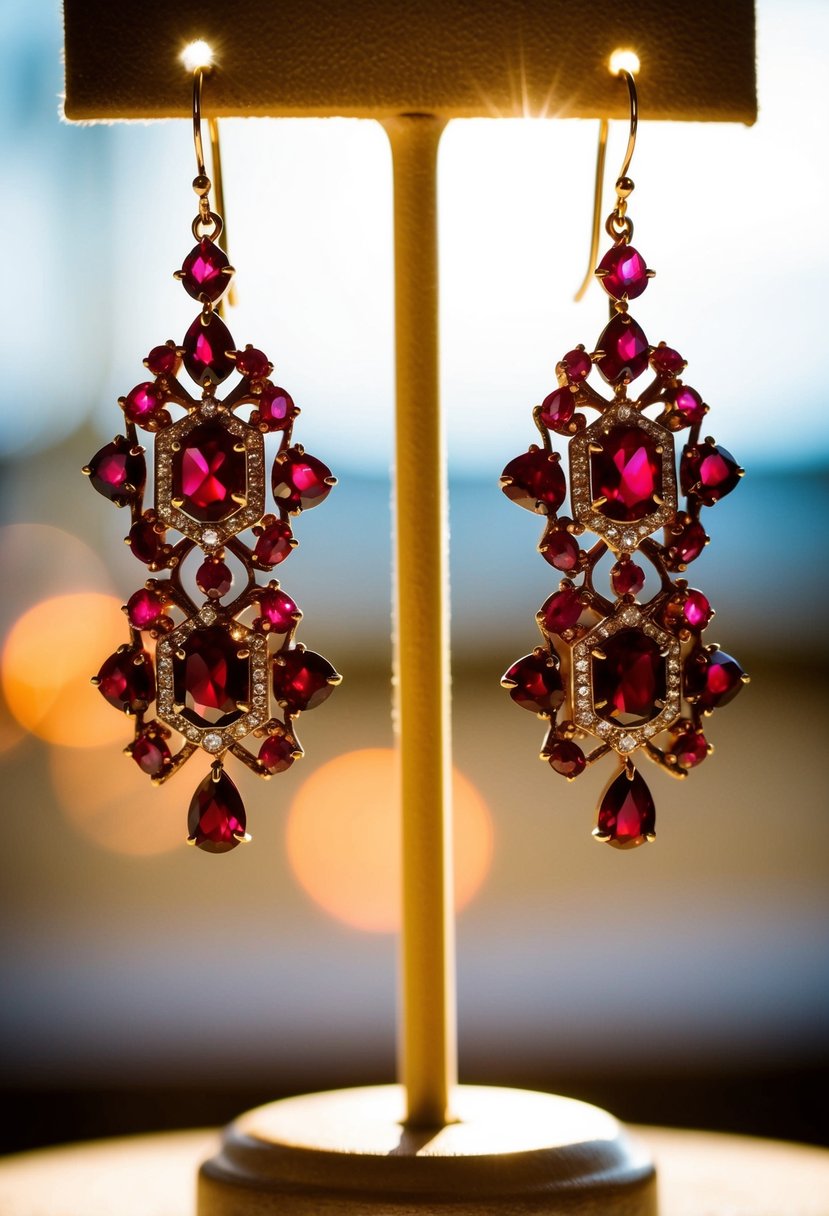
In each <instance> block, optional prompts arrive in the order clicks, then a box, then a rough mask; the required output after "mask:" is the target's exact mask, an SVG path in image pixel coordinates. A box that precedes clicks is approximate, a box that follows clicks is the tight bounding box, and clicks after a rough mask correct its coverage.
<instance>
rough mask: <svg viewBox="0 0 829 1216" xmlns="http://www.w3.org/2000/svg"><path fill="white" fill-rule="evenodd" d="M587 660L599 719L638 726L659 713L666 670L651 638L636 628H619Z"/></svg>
mask: <svg viewBox="0 0 829 1216" xmlns="http://www.w3.org/2000/svg"><path fill="white" fill-rule="evenodd" d="M599 654H602V655H604V657H603V658H600V657H599ZM591 663H592V673H593V705H594V708H595V710H596V713H597V714H598V715H599V717H600V718H603V719H604V720H605V721H606V722H612V723H614V724H615V725H616V726H641V725H642V724H643V723H644V722H648V721H650V719H651V718H654V717H655V716H656V715H657V714H658V713H659V711H660V708H661V706H660V705H658V704H657V702H659V701H661V702H664V700H665V696H666V688H667V671H666V662H665V658H664V656H663V655H662V654H661V653H660V647H659V644H658V642H656V641H655V640H654V639H653V638H650V637H648V636H647V634H644V633H641V632H640V631H639V630H638V629H620V630H619V632H618V633H614V634H613V635H612V636H611V637H609V638H605V639H604V640H603V641H602V642H601V644H600V646H599V647H598V648H597V649H596V651H594V653H593V656H592V659H591Z"/></svg>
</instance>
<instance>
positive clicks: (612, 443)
mask: <svg viewBox="0 0 829 1216" xmlns="http://www.w3.org/2000/svg"><path fill="white" fill-rule="evenodd" d="M597 442H600V443H601V445H602V447H601V451H600V452H591V453H590V484H591V488H592V492H593V497H594V500H599V501H597V502H596V510H597V511H598V512H599V513H600V514H601V515H604V516H605V518H606V519H614V520H620V521H632V520H637V519H643V518H644V517H645V516H646V515H649V514H650V513H651V512H652V511H655V510H656V509H657V507H658V505H659V504H658V503H657V501H656V500H657V498H658V497H659V496H661V493H662V457H661V455H660V453H659V452H657V450H656V448H657V442H656V440H655V439H654V438H653V437H652V436H651V435H649V434H648V432H647V431H644V430H642V429H641V428H639V427H632V426H616V427H613V429H612V430H611V431H610V433H609V434H608V435H607V436H601V437H600V438H599V439H598V440H597ZM602 499H604V501H601V500H602Z"/></svg>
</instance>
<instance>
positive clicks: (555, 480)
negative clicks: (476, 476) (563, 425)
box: [501, 448, 567, 515]
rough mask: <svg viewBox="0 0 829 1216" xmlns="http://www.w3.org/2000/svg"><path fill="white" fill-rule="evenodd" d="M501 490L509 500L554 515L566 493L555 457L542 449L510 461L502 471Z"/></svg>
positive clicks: (522, 454)
mask: <svg viewBox="0 0 829 1216" xmlns="http://www.w3.org/2000/svg"><path fill="white" fill-rule="evenodd" d="M501 489H502V490H503V492H504V493H505V494H506V496H507V498H509V499H510V501H511V502H514V503H517V504H518V506H519V507H524V508H525V509H526V510H527V511H537V512H539V514H541V515H546V514H548V513H549V514H554V513H555V512H556V511H557V510H558V509H559V507H560V506H561V504H562V503H563V502H564V496H565V494H566V493H567V487H566V485H565V482H564V474H563V472H562V471H561V465H560V463H559V460H558V457H557V456H556V455H551V454H550V453H548V452H545V451H544V450H543V448H531V449H530V450H529V452H522V453H521V455H520V456H516V457H515V459H514V460H511V461H510V462H509V464H508V465H507V467H506V468H505V469H504V471H503V473H502V474H501Z"/></svg>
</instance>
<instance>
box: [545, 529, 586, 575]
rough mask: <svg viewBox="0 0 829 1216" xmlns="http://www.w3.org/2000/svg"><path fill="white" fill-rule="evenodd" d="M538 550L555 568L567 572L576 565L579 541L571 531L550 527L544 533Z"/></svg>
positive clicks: (577, 562)
mask: <svg viewBox="0 0 829 1216" xmlns="http://www.w3.org/2000/svg"><path fill="white" fill-rule="evenodd" d="M539 552H540V553H541V556H542V557H543V558H544V560H545V561H548V562H549V563H550V565H551V566H553V567H554V568H555V569H556V570H561V571H563V572H564V573H567V572H568V571H570V570H575V569H576V568H577V567H578V564H579V542H578V541H577V540H576V538H575V536H573V534H572V532H565V531H564V529H563V528H550V530H549V531H548V532H546V533H545V534H544V537H543V539H542V541H541V545H540V546H539Z"/></svg>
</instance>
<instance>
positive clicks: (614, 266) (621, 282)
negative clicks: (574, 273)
mask: <svg viewBox="0 0 829 1216" xmlns="http://www.w3.org/2000/svg"><path fill="white" fill-rule="evenodd" d="M599 270H600V271H603V273H602V274H600V275H599V276H598V277H599V282H600V283H601V285H602V287H603V288H604V289H605V291H606V292H607V294H608V295H609V296H612V297H613V299H614V300H621V299H622V297H623V296H627V298H628V299H629V300H635V299H636V297H637V296H641V294H642V292H643V291H644V290H645V288H646V287H647V285H648V268H647V266H646V265H645V259H644V258H643V257H642V255H641V253H638V252H637V251H636V250H635V249H634V248H633V246H632V245H614V246H613V248H612V249H608V251H607V253H606V254H605V255H604V257H603V258H602V260H601V262H599ZM602 350H604V347H602Z"/></svg>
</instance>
